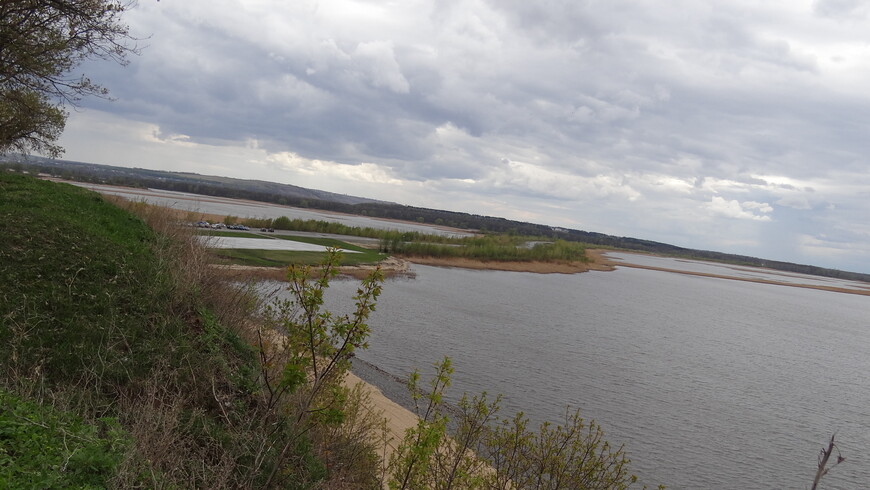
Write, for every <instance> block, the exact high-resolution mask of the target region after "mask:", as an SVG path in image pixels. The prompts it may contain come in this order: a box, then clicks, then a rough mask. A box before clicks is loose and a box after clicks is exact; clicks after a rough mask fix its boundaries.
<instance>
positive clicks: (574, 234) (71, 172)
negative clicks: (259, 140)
mask: <svg viewBox="0 0 870 490" xmlns="http://www.w3.org/2000/svg"><path fill="white" fill-rule="evenodd" d="M31 158H33V157H31ZM35 160H38V161H27V162H24V161H20V160H19V161H14V162H8V163H0V168H2V167H6V168H11V169H13V170H27V171H30V172H41V173H46V174H50V175H55V176H58V177H62V178H65V179H69V180H76V181H81V182H91V183H99V184H108V185H122V186H129V187H150V188H153V189H164V190H170V191H178V192H189V193H192V194H202V195H207V196H219V197H229V198H236V199H250V200H253V201H261V202H269V203H275V204H281V205H287V206H295V207H303V208H312V209H320V210H325V211H338V212H344V213H349V214H356V215H361V216H370V217H376V218H390V219H399V220H404V221H415V222H418V223H427V224H434V225H443V226H450V227H455V228H462V229H471V230H480V231H481V232H484V233H487V232H491V233H506V234H509V235H523V236H540V237H545V238H546V239H549V240H565V241H569V242H582V243H586V244H590V245H598V246H604V247H613V248H620V249H626V250H636V251H643V252H651V253H657V254H665V255H672V256H678V257H684V258H690V259H702V260H714V261H720V262H727V263H731V264H738V265H748V266H756V267H767V268H770V269H776V270H781V271H786V272H795V273H800V274H811V275H817V276H825V277H833V278H837V279H847V280H855V281H865V282H870V274H862V273H858V272H848V271H841V270H837V269H826V268H823V267H816V266H812V265H803V264H793V263H789V262H781V261H772V260H766V259H761V258H757V257H749V256H745V255H735V254H727V253H722V252H714V251H709V250H694V249H688V248H683V247H677V246H674V245H669V244H667V243H661V242H654V241H650V240H642V239H637V238H630V237H617V236H613V235H606V234H603V233H594V232H587V231H581V230H572V229H565V228H556V227H551V226H547V225H539V224H534V223H526V222H522V221H514V220H509V219H505V218H497V217H492V216H482V215H477V214H469V213H460V212H455V211H442V210H437V209H428V208H419V207H414V206H403V205H400V204H394V203H387V202H381V201H371V202H359V201H364V199H362V198H353V197H352V196H341V195H335V196H338V197H340V198H346V199H345V201H346V202H338V201H334V200H327V199H318V198H313V197H311V195H312V194H311V193H313V192H322V191H312V190H310V189H304V188H296V189H299V190H300V191H307V192H308V194H306V195H294V194H290V193H280V192H270V191H264V190H256V189H251V188H249V187H246V184H249V183H250V182H251V181H245V180H240V179H228V178H221V181H220V182H218V181H215V180H209V179H208V178H207V177H208V176H198V175H196V174H183V175H179V174H175V173H171V172H161V171H157V170H146V169H129V168H122V167H110V166H104V165H94V164H81V163H77V162H63V161H57V160H46V159H35ZM212 179H214V178H212ZM288 187H292V186H288ZM323 194H329V193H323ZM321 195H322V194H321ZM349 200H355V202H356V203H354V204H351V203H350V202H347V201H349Z"/></svg>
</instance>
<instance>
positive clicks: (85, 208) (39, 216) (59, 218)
mask: <svg viewBox="0 0 870 490" xmlns="http://www.w3.org/2000/svg"><path fill="white" fill-rule="evenodd" d="M0 195H2V196H3V199H0V284H3V291H2V293H0V294H2V301H0V318H2V319H3V328H0V359H6V360H7V361H6V363H5V364H6V367H7V371H6V372H4V373H0V378H2V377H3V376H4V375H5V376H12V377H13V378H21V377H25V378H26V377H29V376H31V375H35V374H36V373H39V375H40V376H42V377H43V379H44V380H48V381H49V382H60V381H62V380H70V379H74V378H79V377H80V376H81V375H82V374H83V373H84V372H86V371H87V370H88V369H90V368H91V367H92V366H93V361H94V359H93V357H94V354H95V351H96V349H97V346H100V345H106V344H107V343H108V344H110V345H113V344H114V343H115V342H121V341H123V342H124V343H126V344H127V345H132V344H137V345H138V344H139V342H140V341H142V345H141V348H140V349H137V350H136V351H135V352H130V351H129V348H118V349H109V350H107V351H105V352H103V356H104V357H103V358H102V362H103V365H104V366H105V367H106V370H105V371H103V372H102V373H101V375H103V376H106V377H107V378H109V379H113V380H116V381H117V380H120V378H129V377H130V376H131V375H135V373H141V372H143V371H144V370H147V369H148V368H149V366H150V365H151V363H152V362H151V359H152V356H151V352H150V351H151V350H152V349H153V345H149V344H151V342H150V341H149V340H148V339H152V338H153V335H152V332H150V330H151V327H152V325H150V324H149V321H148V320H149V318H151V317H152V315H153V313H154V309H155V307H159V305H165V304H166V303H167V301H168V297H169V295H170V294H171V289H170V285H169V284H166V283H165V282H164V281H163V277H164V276H163V275H161V274H159V273H158V269H157V264H156V261H155V260H154V256H153V254H152V253H151V246H152V245H153V244H154V243H155V241H156V240H157V238H156V236H155V234H154V233H153V232H152V231H151V229H149V228H148V227H147V226H146V225H145V223H144V222H143V221H142V220H141V219H139V218H136V217H134V216H132V215H130V214H129V213H127V212H125V211H122V210H120V209H118V208H116V207H114V206H112V205H110V204H108V203H106V202H105V201H104V200H103V198H102V197H101V196H100V195H99V194H96V193H94V192H91V191H87V190H84V189H80V188H77V187H74V186H70V185H65V184H54V183H50V182H44V181H40V180H37V179H33V178H28V177H21V176H14V175H8V174H6V175H2V176H0ZM13 381H20V379H17V380H16V379H13Z"/></svg>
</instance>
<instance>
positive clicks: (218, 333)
mask: <svg viewBox="0 0 870 490" xmlns="http://www.w3.org/2000/svg"><path fill="white" fill-rule="evenodd" d="M134 206H135V205H134ZM147 219H148V221H149V222H148V223H147V224H146V222H145V221H143V219H142V218H139V217H136V216H134V215H133V214H130V213H129V212H127V211H124V210H121V209H119V208H117V207H115V206H113V205H111V204H109V203H107V202H106V201H104V200H103V198H102V197H100V196H99V195H98V194H96V193H93V192H90V191H86V190H83V189H80V188H77V187H74V186H70V185H65V184H55V183H50V182H44V181H40V180H37V179H34V178H31V177H26V176H20V175H13V174H11V173H7V172H4V173H0V488H22V487H33V488H37V487H47V488H50V487H88V486H91V487H103V486H109V487H122V488H127V487H146V488H153V487H177V488H178V487H180V488H191V487H208V488H241V487H260V486H263V482H264V481H265V480H268V481H270V482H271V483H272V484H271V486H289V487H300V488H304V487H308V486H309V485H310V484H312V483H313V482H316V481H318V480H323V479H325V478H327V476H328V473H329V472H328V468H327V465H325V464H324V463H322V462H321V461H322V458H320V457H319V455H318V454H315V452H316V450H317V443H316V441H313V439H312V437H313V436H312V437H307V435H306V437H299V436H298V434H297V435H292V434H294V432H293V428H292V421H290V420H289V419H288V417H287V416H286V415H283V414H282V412H281V408H280V407H277V408H276V407H266V406H264V403H263V398H262V396H261V390H262V385H261V382H260V377H261V373H262V372H263V371H262V369H261V365H260V363H259V356H258V354H257V351H256V350H255V349H253V348H252V347H250V346H249V344H248V343H247V342H245V341H243V340H242V339H241V338H240V334H243V333H244V332H245V330H244V329H243V328H242V327H241V325H242V324H243V322H245V321H248V320H247V319H249V318H250V315H249V313H250V312H251V308H253V306H254V305H253V303H252V301H253V300H252V298H251V297H249V296H246V295H245V294H243V293H240V292H239V291H237V290H236V289H233V288H229V287H228V286H226V285H224V284H223V283H221V282H220V281H218V280H217V279H214V278H213V277H212V276H210V275H209V267H208V264H207V260H208V254H207V253H206V252H205V251H204V250H202V249H201V247H197V246H195V241H193V240H184V239H183V238H184V237H181V239H179V237H175V238H173V237H171V236H168V235H167V233H168V234H172V233H190V231H189V230H185V229H183V228H181V227H177V226H173V223H171V222H166V221H165V219H164V221H163V222H160V220H159V219H156V220H152V219H151V218H147ZM149 225H150V226H149ZM155 226H156V227H157V228H158V229H159V228H160V227H161V226H162V227H163V228H162V232H160V233H158V232H155V231H154V230H153V229H152V228H155ZM314 432H316V431H312V433H314ZM288 446H289V447H290V448H291V451H289V452H287V451H280V454H279V449H280V448H284V447H288ZM366 471H368V470H366ZM34 482H35V483H34ZM34 485H35V487H34Z"/></svg>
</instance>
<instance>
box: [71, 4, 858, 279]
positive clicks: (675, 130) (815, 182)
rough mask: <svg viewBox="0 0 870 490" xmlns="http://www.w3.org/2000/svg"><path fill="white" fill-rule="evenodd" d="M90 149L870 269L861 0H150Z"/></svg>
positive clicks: (74, 153)
mask: <svg viewBox="0 0 870 490" xmlns="http://www.w3.org/2000/svg"><path fill="white" fill-rule="evenodd" d="M127 20H128V22H129V23H130V25H131V28H132V30H133V31H134V32H135V33H136V34H137V35H139V36H142V37H144V36H150V39H148V40H147V41H145V42H144V43H143V44H146V45H147V47H146V48H145V49H144V50H143V53H142V55H141V56H140V57H138V58H135V59H133V60H132V63H131V65H130V66H128V67H127V68H119V67H115V66H111V65H106V64H99V65H89V66H86V67H85V69H86V71H87V73H88V74H89V75H91V76H92V77H93V78H94V79H95V80H98V81H101V82H103V83H104V84H105V85H106V86H108V87H109V88H110V90H111V91H112V94H113V95H114V97H116V100H115V101H114V102H104V101H99V100H91V101H86V103H85V106H84V107H83V110H81V111H80V112H75V113H73V115H72V116H71V117H70V121H69V123H68V127H67V132H66V134H65V136H64V138H63V140H62V143H63V144H64V145H65V146H66V147H67V150H68V151H67V154H66V157H67V158H69V159H74V160H83V161H92V162H96V163H107V164H115V165H128V166H138V167H146V168H159V169H168V170H180V171H192V172H199V173H207V174H219V175H229V176H233V177H242V178H259V179H264V180H273V181H280V182H287V183H292V184H297V185H303V186H307V187H314V188H319V189H324V190H330V191H337V192H344V193H348V194H354V195H361V196H366V197H375V198H381V199H386V200H393V201H397V202H400V203H403V204H412V205H420V206H426V207H434V208H441V209H450V210H456V211H466V212H472V213H478V214H488V215H496V216H504V217H508V218H515V219H521V220H526V221H532V222H537V223H544V224H549V225H556V226H566V227H571V228H578V229H583V230H588V231H599V232H604V233H612V234H617V235H624V236H633V237H638V238H646V239H652V240H658V241H663V242H667V243H672V244H675V245H680V246H686V247H693V248H702V249H712V250H719V251H724V252H732V253H742V254H748V255H755V256H761V257H765V258H770V259H779V260H788V261H794V262H801V263H811V264H815V265H821V266H826V267H835V268H842V269H849V270H856V271H861V272H870V174H868V171H867V168H868V165H867V158H868V155H870V91H868V90H867V87H870V8H868V7H867V6H866V2H863V1H852V0H818V1H814V2H813V1H795V0H781V1H768V2H756V1H741V0H727V1H709V2H696V1H691V0H685V1H669V2H658V1H656V2H654V1H646V2H644V1H621V0H607V1H604V0H601V1H595V0H587V1H582V0H577V1H570V2H566V1H555V0H554V1H539V2H529V1H521V0H492V1H485V0H462V1H458V0H457V1H454V0H434V1H415V0H403V1H365V0H358V1H353V0H335V1H323V2H316V1H306V0H296V1H292V2H285V1H280V0H259V1H255V0H250V1H240V0H183V1H182V0H164V1H161V2H156V1H154V0H140V5H139V6H138V7H137V8H135V9H134V10H132V11H131V12H129V15H128V16H127Z"/></svg>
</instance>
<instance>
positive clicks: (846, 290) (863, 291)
mask: <svg viewBox="0 0 870 490" xmlns="http://www.w3.org/2000/svg"><path fill="white" fill-rule="evenodd" d="M619 253H620V254H627V253H629V252H624V251H620V252H619ZM610 263H611V264H612V265H615V266H619V267H632V268H635V269H647V270H652V271H660V272H672V273H674V274H685V275H688V276H701V277H714V278H717V279H730V280H732V281H743V282H755V283H759V284H772V285H775V286H789V287H793V288H805V289H818V290H821V291H831V292H834V293H847V294H858V295H862V296H870V289H850V288H841V287H836V286H821V285H816V284H800V283H794V282H784V281H776V280H773V279H761V278H754V277H738V276H729V275H725V274H712V273H709V272H693V271H684V270H679V269H668V268H666V267H655V266H650V265H639V264H632V263H631V262H625V261H611V262H610ZM772 272H775V271H772Z"/></svg>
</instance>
